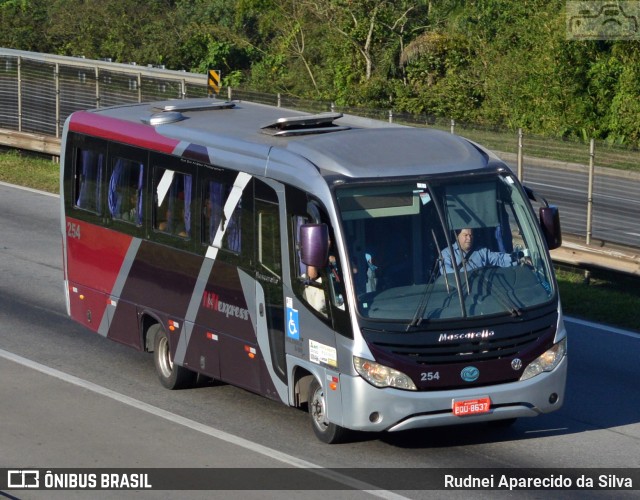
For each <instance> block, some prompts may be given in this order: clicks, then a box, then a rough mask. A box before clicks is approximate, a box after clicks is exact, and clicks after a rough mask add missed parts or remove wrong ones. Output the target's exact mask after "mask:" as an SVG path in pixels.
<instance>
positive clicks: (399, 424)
mask: <svg viewBox="0 0 640 500" xmlns="http://www.w3.org/2000/svg"><path fill="white" fill-rule="evenodd" d="M566 377H567V357H566V356H565V357H564V358H563V359H562V361H561V362H560V364H559V365H558V366H557V367H556V368H555V369H554V370H553V371H551V372H544V373H541V374H539V375H537V376H535V377H533V378H531V379H529V380H525V381H523V382H520V381H518V382H510V383H507V384H500V385H492V386H488V387H474V388H469V389H455V390H447V391H420V392H415V391H404V390H399V389H393V388H385V389H380V388H376V387H374V386H372V385H370V384H369V383H368V382H366V381H365V380H364V379H363V378H361V377H359V376H356V377H352V376H346V375H344V374H343V375H341V377H340V385H341V386H342V412H341V413H342V415H341V416H340V417H341V418H336V417H339V416H338V415H330V420H331V421H333V422H336V423H339V425H342V426H343V427H346V428H349V429H355V430H362V431H371V432H379V431H388V432H395V431H404V430H408V429H417V428H422V427H437V426H443V425H457V424H464V423H474V422H487V421H496V420H505V419H511V418H520V417H535V416H537V415H540V414H542V413H549V412H552V411H555V410H557V409H559V408H560V407H561V406H562V403H563V402H564V391H565V382H566ZM487 396H488V397H489V398H491V409H490V411H489V412H488V413H482V414H478V415H468V416H462V417H460V416H456V415H454V414H453V409H452V406H453V400H454V399H455V400H460V399H463V400H471V399H476V398H481V397H487ZM340 422H341V423H340Z"/></svg>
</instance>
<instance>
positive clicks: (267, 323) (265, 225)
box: [254, 180, 287, 400]
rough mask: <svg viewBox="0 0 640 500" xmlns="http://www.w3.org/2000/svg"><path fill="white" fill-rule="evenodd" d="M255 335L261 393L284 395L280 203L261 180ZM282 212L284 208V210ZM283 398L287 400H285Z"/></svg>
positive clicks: (257, 186) (257, 216)
mask: <svg viewBox="0 0 640 500" xmlns="http://www.w3.org/2000/svg"><path fill="white" fill-rule="evenodd" d="M254 210H255V228H256V233H255V238H256V241H255V246H254V248H255V253H256V255H255V260H254V262H255V263H256V270H255V276H256V308H257V311H256V316H255V317H256V318H257V323H256V335H257V337H258V344H259V347H260V351H261V354H262V357H263V359H264V366H263V370H265V371H266V373H263V374H262V379H263V381H264V382H265V383H264V384H263V393H264V394H265V395H267V396H268V397H272V398H274V399H284V398H286V381H287V375H286V361H285V331H284V327H285V324H284V323H285V321H284V319H285V318H284V302H283V295H284V293H283V276H282V271H283V265H282V242H283V241H284V242H285V243H286V241H287V240H286V237H283V235H282V233H281V228H282V225H281V224H280V204H279V203H278V197H277V193H276V192H275V191H274V190H273V189H272V188H271V187H270V186H267V185H266V184H264V183H263V182H261V181H259V180H256V183H255V206H254ZM283 213H284V210H283ZM285 400H286V399H285Z"/></svg>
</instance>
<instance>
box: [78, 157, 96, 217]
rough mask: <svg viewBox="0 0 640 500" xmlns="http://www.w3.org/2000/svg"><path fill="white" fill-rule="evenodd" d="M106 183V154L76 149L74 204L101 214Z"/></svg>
mask: <svg viewBox="0 0 640 500" xmlns="http://www.w3.org/2000/svg"><path fill="white" fill-rule="evenodd" d="M103 183H104V154H103V153H100V152H97V151H91V150H86V149H78V150H77V151H76V165H75V183H74V193H73V200H74V206H75V207H76V208H80V209H82V210H86V211H88V212H91V213H94V214H96V215H100V214H101V207H102V192H103V189H102V186H103Z"/></svg>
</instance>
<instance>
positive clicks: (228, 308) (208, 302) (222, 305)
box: [202, 291, 249, 321]
mask: <svg viewBox="0 0 640 500" xmlns="http://www.w3.org/2000/svg"><path fill="white" fill-rule="evenodd" d="M202 307H204V308H205V309H211V310H212V311H218V312H220V313H222V314H224V315H225V316H226V317H227V318H228V317H229V316H232V317H234V318H239V319H243V320H245V321H246V320H248V319H249V311H248V310H247V309H245V308H243V307H238V306H234V305H233V304H228V303H226V302H223V301H222V300H220V297H219V296H218V294H216V293H213V292H207V291H205V292H204V294H203V295H202Z"/></svg>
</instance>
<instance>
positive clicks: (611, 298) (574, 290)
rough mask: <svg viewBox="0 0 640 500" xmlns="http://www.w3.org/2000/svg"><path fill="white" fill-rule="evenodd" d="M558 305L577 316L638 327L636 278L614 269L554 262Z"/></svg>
mask: <svg viewBox="0 0 640 500" xmlns="http://www.w3.org/2000/svg"><path fill="white" fill-rule="evenodd" d="M556 277H557V279H558V285H559V287H560V298H561V300H562V309H563V311H564V312H565V314H568V315H570V316H574V317H577V318H582V319H586V320H589V321H595V322H598V323H605V324H608V325H612V326H618V327H621V328H626V329H629V330H635V331H640V307H638V306H639V305H640V289H639V287H638V280H637V279H634V278H631V277H626V276H620V275H617V274H614V273H606V272H602V271H601V272H594V271H592V272H591V277H590V279H589V281H588V283H587V282H586V281H585V273H584V271H583V270H576V269H571V268H567V267H564V266H562V267H559V266H556Z"/></svg>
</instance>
